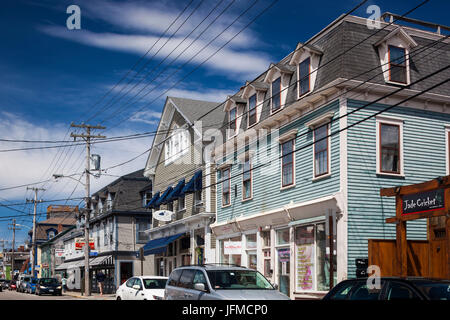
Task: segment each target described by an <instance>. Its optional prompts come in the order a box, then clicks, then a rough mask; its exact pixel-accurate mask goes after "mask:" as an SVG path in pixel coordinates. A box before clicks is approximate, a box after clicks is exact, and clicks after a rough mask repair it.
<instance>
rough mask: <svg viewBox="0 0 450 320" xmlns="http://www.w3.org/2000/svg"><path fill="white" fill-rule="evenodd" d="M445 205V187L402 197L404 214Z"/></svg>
mask: <svg viewBox="0 0 450 320" xmlns="http://www.w3.org/2000/svg"><path fill="white" fill-rule="evenodd" d="M444 207H445V202H444V189H437V190H433V191H426V192H420V193H415V194H410V195H404V196H403V197H402V215H406V214H412V213H422V212H427V211H435V210H440V209H443V208H444Z"/></svg>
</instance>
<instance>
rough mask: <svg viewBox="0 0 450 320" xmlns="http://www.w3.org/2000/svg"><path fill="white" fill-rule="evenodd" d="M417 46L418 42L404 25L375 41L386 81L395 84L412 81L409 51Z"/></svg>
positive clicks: (405, 83)
mask: <svg viewBox="0 0 450 320" xmlns="http://www.w3.org/2000/svg"><path fill="white" fill-rule="evenodd" d="M416 46H417V42H416V41H414V39H413V38H412V37H411V36H410V35H409V34H408V33H407V32H406V31H405V30H404V29H403V28H402V27H398V28H396V29H394V30H393V31H391V32H390V33H388V34H387V35H386V36H385V37H384V38H382V39H381V40H379V41H378V42H377V43H375V47H377V48H378V55H379V57H380V65H381V69H382V70H383V77H384V81H385V82H386V83H388V84H395V85H407V84H408V83H410V81H411V77H410V61H409V52H410V51H411V48H414V47H416Z"/></svg>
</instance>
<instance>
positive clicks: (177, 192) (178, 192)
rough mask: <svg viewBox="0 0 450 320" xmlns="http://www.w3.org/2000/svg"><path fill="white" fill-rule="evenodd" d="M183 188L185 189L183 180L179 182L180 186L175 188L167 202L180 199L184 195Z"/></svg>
mask: <svg viewBox="0 0 450 320" xmlns="http://www.w3.org/2000/svg"><path fill="white" fill-rule="evenodd" d="M183 188H184V179H181V180H180V181H178V184H177V185H176V186H175V188H173V190H172V192H171V193H170V194H169V195H168V196H167V199H166V201H173V200H175V199H177V198H178V197H181V196H182V195H183V192H182V190H183Z"/></svg>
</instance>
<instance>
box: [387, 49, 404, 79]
mask: <svg viewBox="0 0 450 320" xmlns="http://www.w3.org/2000/svg"><path fill="white" fill-rule="evenodd" d="M388 56H389V81H392V82H399V83H407V73H406V59H407V57H406V50H405V49H404V48H400V47H396V46H393V45H389V46H388Z"/></svg>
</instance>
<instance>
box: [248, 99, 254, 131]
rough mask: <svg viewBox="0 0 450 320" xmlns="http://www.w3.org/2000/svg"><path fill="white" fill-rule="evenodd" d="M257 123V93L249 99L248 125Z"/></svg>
mask: <svg viewBox="0 0 450 320" xmlns="http://www.w3.org/2000/svg"><path fill="white" fill-rule="evenodd" d="M255 123H256V93H255V94H254V95H252V96H251V97H250V98H249V99H248V126H252V125H254V124H255Z"/></svg>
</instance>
